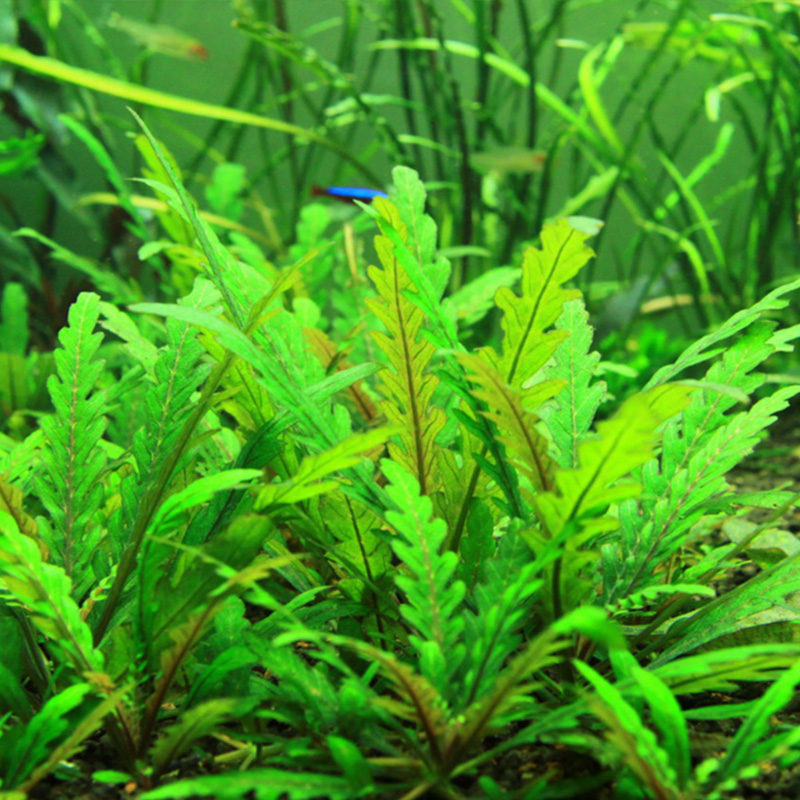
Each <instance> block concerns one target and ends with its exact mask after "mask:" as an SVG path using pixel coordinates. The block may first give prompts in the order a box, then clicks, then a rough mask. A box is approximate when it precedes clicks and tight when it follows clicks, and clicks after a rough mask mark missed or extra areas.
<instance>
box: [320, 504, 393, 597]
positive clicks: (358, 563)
mask: <svg viewBox="0 0 800 800" xmlns="http://www.w3.org/2000/svg"><path fill="white" fill-rule="evenodd" d="M319 515H320V518H321V519H322V520H324V523H325V525H326V526H327V527H328V529H329V530H330V532H331V533H332V534H333V536H334V538H335V539H336V542H337V543H336V544H335V545H334V547H333V555H334V557H335V558H334V561H339V562H340V563H343V564H345V565H347V570H346V573H345V575H346V576H345V577H343V579H342V580H340V581H339V588H340V589H341V590H342V591H343V592H345V594H347V595H348V596H349V597H352V598H353V599H354V600H359V601H363V602H366V603H369V604H370V605H373V606H375V608H376V612H377V610H378V608H377V605H376V604H378V602H379V598H378V597H377V596H376V595H375V594H374V592H373V591H372V590H371V589H370V586H372V587H374V586H375V585H376V584H377V583H378V582H380V581H381V578H383V576H385V575H386V574H387V572H388V570H389V568H390V567H391V562H392V551H391V548H390V547H389V544H388V543H387V542H386V541H385V539H384V538H383V537H382V536H381V535H380V527H381V520H380V519H379V518H378V517H377V516H376V514H375V513H374V512H373V511H372V510H371V509H369V508H367V507H366V506H364V505H362V504H361V503H357V502H355V501H354V500H352V499H351V498H349V497H347V496H345V495H342V494H340V493H332V494H329V495H327V496H326V497H325V498H324V500H323V502H322V503H321V504H320V507H319ZM383 613H387V610H384V612H383Z"/></svg>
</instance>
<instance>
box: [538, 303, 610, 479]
mask: <svg viewBox="0 0 800 800" xmlns="http://www.w3.org/2000/svg"><path fill="white" fill-rule="evenodd" d="M556 330H561V331H567V332H568V333H569V336H568V337H567V338H566V339H564V340H563V341H562V342H560V343H559V345H558V347H556V351H555V354H554V356H553V359H554V363H553V365H552V366H550V367H548V369H547V371H546V377H547V378H548V379H550V380H552V379H556V380H562V381H564V382H565V385H564V388H563V389H562V390H561V391H560V392H559V393H558V394H557V395H556V397H555V399H554V401H553V402H552V403H548V404H547V405H546V406H545V407H544V408H543V409H542V411H541V416H542V418H543V419H544V420H545V422H546V423H547V429H548V431H550V435H551V436H552V437H553V441H554V442H555V445H556V447H557V448H558V463H559V464H560V465H561V466H562V467H573V468H574V467H577V466H578V445H579V444H580V443H581V442H582V441H583V439H584V438H585V437H586V435H587V433H588V432H589V428H590V427H591V425H592V422H593V421H594V417H595V414H596V413H597V409H598V407H599V406H600V403H601V402H602V401H603V397H604V396H605V393H606V385H605V383H604V382H603V381H593V378H594V373H595V370H596V369H597V364H598V362H599V361H600V354H599V353H596V352H595V353H593V352H590V349H589V348H590V347H591V346H592V327H591V325H589V315H588V314H587V313H586V309H585V307H584V305H583V301H582V300H570V301H569V302H568V303H565V304H564V308H563V310H562V312H561V316H560V317H559V318H558V321H557V322H556Z"/></svg>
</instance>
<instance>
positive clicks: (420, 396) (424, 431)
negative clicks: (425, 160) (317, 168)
mask: <svg viewBox="0 0 800 800" xmlns="http://www.w3.org/2000/svg"><path fill="white" fill-rule="evenodd" d="M376 207H377V209H378V210H379V212H380V213H381V215H382V216H383V217H385V218H386V219H387V220H388V221H389V222H390V223H391V225H392V228H393V229H394V230H395V231H396V232H397V233H399V235H400V237H401V240H402V241H403V242H404V243H405V242H406V241H408V238H409V234H408V230H407V228H406V225H405V224H404V223H403V222H402V220H401V219H400V216H399V213H398V211H397V209H396V208H395V207H394V206H393V205H392V204H391V203H390V202H389V201H388V200H381V199H380V198H379V199H378V200H377V201H376ZM422 235H423V236H424V235H425V234H422ZM417 246H418V247H427V245H423V244H420V243H419V242H417ZM375 248H376V250H377V252H378V257H379V259H380V262H381V265H382V268H381V267H377V266H372V267H370V268H369V269H368V273H369V276H370V278H371V279H372V282H373V283H374V284H375V288H376V289H377V291H378V297H377V298H370V299H368V300H367V306H368V307H369V309H370V311H372V313H373V314H375V316H376V317H377V318H378V319H379V320H380V321H381V322H382V323H383V325H384V326H385V328H386V332H385V333H384V332H383V331H374V332H373V333H372V336H373V338H374V340H375V342H376V344H377V345H378V347H380V349H381V350H383V352H384V354H385V355H386V357H387V359H388V361H389V366H388V367H387V368H386V369H384V370H383V371H382V372H381V394H382V395H383V402H382V403H381V404H380V410H381V412H382V413H383V414H385V415H386V418H387V419H388V420H389V421H390V422H391V423H393V424H395V425H397V427H398V428H399V436H400V444H399V445H397V444H395V443H394V442H392V443H390V444H389V454H390V455H391V457H392V458H393V459H394V460H395V461H396V462H397V463H398V464H402V465H403V466H404V467H405V468H406V469H407V470H408V471H409V472H410V473H411V474H412V475H414V476H415V477H416V479H417V481H418V482H419V485H420V487H421V490H422V493H423V494H432V493H433V491H434V489H435V488H436V485H437V483H438V464H437V463H436V462H437V457H438V447H437V444H436V437H437V435H438V434H439V432H440V431H441V429H442V428H443V427H444V423H445V417H444V412H443V411H442V410H441V409H440V408H438V407H437V406H435V405H434V404H433V393H434V391H435V390H436V387H437V386H438V384H439V380H438V378H436V377H435V376H434V375H433V374H431V373H430V372H429V371H428V368H429V365H430V362H431V359H432V358H433V354H434V352H435V348H434V346H433V345H432V344H431V343H430V342H429V341H428V340H427V339H424V338H423V337H422V335H421V328H422V326H423V324H424V322H425V315H424V314H423V313H422V311H421V310H420V309H419V308H418V307H417V306H415V305H414V304H413V303H412V302H411V301H410V300H408V299H407V298H406V296H405V294H404V292H405V290H413V288H414V284H413V283H412V282H411V279H410V278H409V276H408V273H407V272H406V271H405V269H404V268H403V265H402V263H401V261H400V259H399V258H398V257H397V254H396V253H397V248H398V245H395V244H394V243H393V242H392V241H391V239H389V238H388V237H387V236H385V235H382V236H377V237H376V238H375Z"/></svg>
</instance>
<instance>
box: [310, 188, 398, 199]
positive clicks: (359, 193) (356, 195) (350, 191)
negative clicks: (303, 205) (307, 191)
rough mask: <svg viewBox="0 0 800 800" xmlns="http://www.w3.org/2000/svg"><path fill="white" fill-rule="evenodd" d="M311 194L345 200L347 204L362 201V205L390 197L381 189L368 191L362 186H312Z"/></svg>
mask: <svg viewBox="0 0 800 800" xmlns="http://www.w3.org/2000/svg"><path fill="white" fill-rule="evenodd" d="M311 194H312V195H313V196H314V197H319V196H321V195H324V196H326V197H335V198H336V199H337V200H343V201H344V202H345V203H348V202H350V201H351V200H361V202H362V203H371V202H372V201H373V200H374V199H375V198H376V197H388V196H389V195H388V194H386V192H384V191H382V190H380V189H366V188H364V187H362V186H312V187H311Z"/></svg>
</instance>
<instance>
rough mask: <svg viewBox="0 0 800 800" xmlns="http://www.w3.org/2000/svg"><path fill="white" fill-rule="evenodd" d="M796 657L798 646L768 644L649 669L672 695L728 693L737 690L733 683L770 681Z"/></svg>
mask: <svg viewBox="0 0 800 800" xmlns="http://www.w3.org/2000/svg"><path fill="white" fill-rule="evenodd" d="M798 657H800V645H798V644H780V643H777V642H771V643H768V644H758V645H748V646H744V647H726V648H725V649H724V650H710V651H709V652H706V653H701V654H700V655H694V656H687V657H685V658H677V659H675V660H674V661H669V662H668V663H665V664H662V665H657V666H653V667H651V668H650V669H651V671H652V672H653V673H654V674H656V675H658V677H659V678H660V679H661V680H662V681H664V682H665V683H666V684H667V685H668V686H669V687H670V689H672V691H673V692H674V693H675V694H692V693H699V692H731V691H735V690H736V689H737V688H738V684H737V683H736V681H765V682H766V681H774V680H775V679H776V678H778V677H780V675H782V674H783V672H784V671H785V670H786V669H787V667H790V666H792V665H793V664H796V663H797V659H798Z"/></svg>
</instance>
